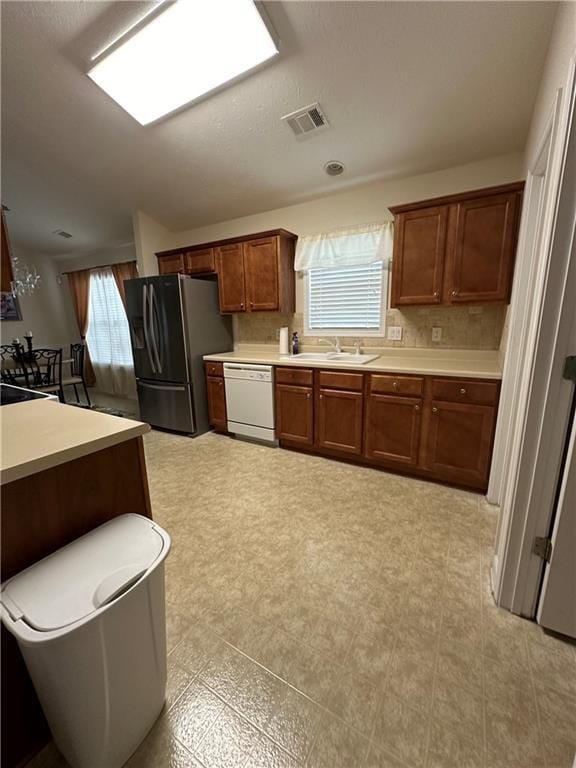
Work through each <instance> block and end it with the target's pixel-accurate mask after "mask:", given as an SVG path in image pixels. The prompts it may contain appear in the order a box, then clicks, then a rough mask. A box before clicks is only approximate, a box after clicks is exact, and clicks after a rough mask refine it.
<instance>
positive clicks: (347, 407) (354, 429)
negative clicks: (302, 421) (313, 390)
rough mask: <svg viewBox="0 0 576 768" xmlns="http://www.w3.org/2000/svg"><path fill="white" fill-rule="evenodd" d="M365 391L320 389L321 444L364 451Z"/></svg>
mask: <svg viewBox="0 0 576 768" xmlns="http://www.w3.org/2000/svg"><path fill="white" fill-rule="evenodd" d="M362 399H363V398H362V393H361V392H346V391H342V390H336V389H320V390H319V391H318V404H317V405H318V410H317V414H318V421H317V427H318V447H319V448H325V449H328V450H330V451H340V452H343V453H348V454H355V455H358V454H360V453H361V452H362Z"/></svg>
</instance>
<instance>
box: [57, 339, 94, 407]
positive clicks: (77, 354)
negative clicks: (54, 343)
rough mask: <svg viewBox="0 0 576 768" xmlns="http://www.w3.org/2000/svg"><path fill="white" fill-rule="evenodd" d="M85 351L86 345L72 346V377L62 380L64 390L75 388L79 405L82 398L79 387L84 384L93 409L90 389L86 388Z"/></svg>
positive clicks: (88, 400) (85, 392) (87, 398)
mask: <svg viewBox="0 0 576 768" xmlns="http://www.w3.org/2000/svg"><path fill="white" fill-rule="evenodd" d="M85 351H86V348H85V346H84V344H81V343H78V344H70V360H71V362H70V376H65V377H64V378H63V379H62V389H64V387H74V393H75V395H76V402H77V403H79V402H80V397H79V395H78V385H79V384H82V386H83V387H84V394H85V395H86V401H87V403H88V406H89V407H90V408H92V403H91V402H90V395H89V394H88V388H87V387H86V380H85V379H84V355H85Z"/></svg>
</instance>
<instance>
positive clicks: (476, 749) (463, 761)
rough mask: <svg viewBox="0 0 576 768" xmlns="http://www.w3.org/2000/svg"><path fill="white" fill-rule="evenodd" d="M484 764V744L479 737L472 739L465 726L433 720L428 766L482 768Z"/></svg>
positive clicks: (438, 767) (439, 767)
mask: <svg viewBox="0 0 576 768" xmlns="http://www.w3.org/2000/svg"><path fill="white" fill-rule="evenodd" d="M483 765H484V747H483V744H482V743H478V740H477V739H474V740H473V741H471V740H470V739H469V732H468V729H467V728H466V727H465V726H461V725H459V724H454V723H450V724H447V723H444V722H441V721H437V720H435V721H433V722H432V726H431V729H430V743H429V747H428V762H427V768H482V766H483ZM487 768H489V767H488V766H487Z"/></svg>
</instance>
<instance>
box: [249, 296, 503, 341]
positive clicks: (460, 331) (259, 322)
mask: <svg viewBox="0 0 576 768" xmlns="http://www.w3.org/2000/svg"><path fill="white" fill-rule="evenodd" d="M505 317H506V307H505V306H502V305H499V306H484V307H418V308H416V307H414V308H412V307H409V308H405V309H401V310H400V309H389V310H388V311H387V312H386V326H387V327H388V326H391V325H400V326H402V328H403V337H402V341H389V340H388V339H387V338H385V337H383V336H366V337H362V336H358V337H355V338H359V339H360V340H361V342H362V345H363V346H365V347H419V348H428V349H433V348H434V347H439V348H442V349H498V348H499V347H500V339H501V337H502V330H503V327H504V321H505ZM283 325H287V326H288V327H289V328H290V333H292V332H293V331H298V335H299V336H300V343H301V344H305V345H314V344H317V343H318V339H319V338H322V334H320V335H319V336H304V333H303V328H304V318H303V315H302V314H299V313H297V314H280V313H278V312H258V313H256V312H255V313H253V314H245V315H240V314H239V315H235V321H234V340H235V342H236V343H237V344H273V343H275V342H276V341H277V340H278V329H279V328H280V327H281V326H283ZM433 327H438V328H441V329H442V339H441V341H432V328H433ZM355 338H350V337H346V338H343V339H342V346H348V345H349V346H352V344H353V342H354V341H355Z"/></svg>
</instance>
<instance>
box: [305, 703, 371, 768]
mask: <svg viewBox="0 0 576 768" xmlns="http://www.w3.org/2000/svg"><path fill="white" fill-rule="evenodd" d="M369 744H370V742H369V741H368V740H367V739H365V738H364V737H363V736H361V735H360V734H359V733H358V732H357V731H354V730H353V729H352V728H349V727H348V726H347V725H345V724H344V723H342V722H341V721H340V720H338V719H336V718H335V717H330V716H329V715H325V716H324V717H323V718H322V720H321V722H320V725H319V728H318V733H317V735H316V738H315V740H314V744H313V746H312V751H311V752H310V755H309V756H308V760H307V761H306V766H307V768H352V767H353V766H354V768H356V767H357V766H358V768H360V766H362V764H363V761H364V758H365V756H366V754H367V751H368V746H369Z"/></svg>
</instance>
